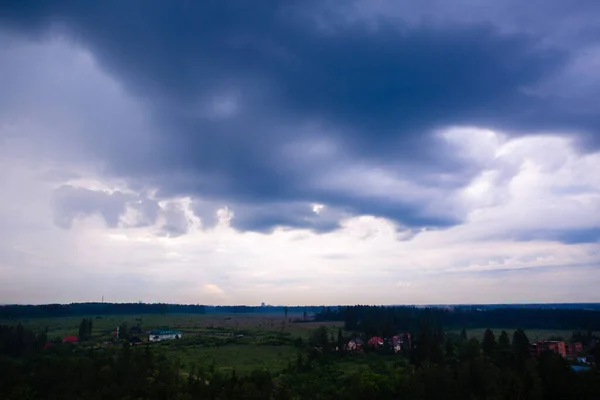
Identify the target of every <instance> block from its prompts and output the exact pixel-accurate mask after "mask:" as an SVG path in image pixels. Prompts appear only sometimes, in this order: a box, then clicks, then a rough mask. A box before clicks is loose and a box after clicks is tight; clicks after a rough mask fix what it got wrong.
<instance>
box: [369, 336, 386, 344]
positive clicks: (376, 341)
mask: <svg viewBox="0 0 600 400" xmlns="http://www.w3.org/2000/svg"><path fill="white" fill-rule="evenodd" d="M382 343H383V339H382V338H380V337H379V336H374V337H372V338H371V339H369V344H370V345H372V346H379V345H380V344H382Z"/></svg>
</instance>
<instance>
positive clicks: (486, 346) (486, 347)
mask: <svg viewBox="0 0 600 400" xmlns="http://www.w3.org/2000/svg"><path fill="white" fill-rule="evenodd" d="M496 346H497V344H496V337H495V336H494V332H492V330H491V329H486V330H485V333H484V334H483V342H482V344H481V349H482V350H483V354H485V355H486V356H487V357H491V356H492V353H493V352H494V350H496Z"/></svg>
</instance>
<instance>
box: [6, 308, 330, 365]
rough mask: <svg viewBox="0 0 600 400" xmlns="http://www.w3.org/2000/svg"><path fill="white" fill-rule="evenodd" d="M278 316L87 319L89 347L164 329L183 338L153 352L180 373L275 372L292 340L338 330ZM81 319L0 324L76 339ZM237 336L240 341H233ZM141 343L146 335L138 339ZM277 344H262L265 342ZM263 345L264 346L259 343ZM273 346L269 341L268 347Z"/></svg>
mask: <svg viewBox="0 0 600 400" xmlns="http://www.w3.org/2000/svg"><path fill="white" fill-rule="evenodd" d="M290 317H293V316H292V315H289V316H288V319H286V318H285V316H284V315H283V314H281V315H279V314H276V315H272V314H172V315H137V316H136V315H131V316H130V315H127V316H119V315H112V316H102V317H92V320H93V329H92V340H91V341H90V344H92V343H102V342H105V341H106V340H108V339H110V338H112V334H111V332H112V331H114V330H115V329H116V327H117V326H123V324H124V323H126V324H127V325H128V326H129V327H132V326H135V325H140V326H141V327H142V330H143V331H144V332H146V331H148V330H151V329H155V328H160V327H169V328H172V329H177V330H180V331H181V332H182V333H183V339H180V340H178V341H165V342H161V343H154V344H152V347H153V348H154V349H155V350H156V351H164V352H166V354H167V356H169V357H170V358H172V359H178V360H179V361H180V362H181V365H182V368H183V369H184V370H189V369H191V367H192V366H193V365H195V366H203V367H209V366H210V365H211V364H214V366H215V368H218V369H220V370H233V369H235V370H236V372H237V373H246V372H250V371H252V370H255V369H260V368H267V369H269V370H271V371H274V372H275V371H279V370H281V369H282V368H284V367H286V366H287V365H288V362H289V361H292V362H293V361H294V360H295V359H296V357H297V354H298V349H297V348H296V347H294V346H293V340H294V339H296V338H298V337H300V338H302V339H303V340H306V339H307V338H308V336H309V335H310V333H311V331H313V330H314V329H316V328H317V327H318V326H320V325H326V326H328V328H330V329H331V330H332V331H333V332H334V334H336V332H337V329H338V328H339V327H342V323H340V322H336V323H332V322H324V323H319V322H302V323H292V322H289V318H290ZM81 318H82V317H64V318H31V319H21V320H0V324H15V323H17V322H21V323H22V324H23V325H25V326H27V327H30V328H32V329H34V330H43V329H47V330H48V338H49V339H51V340H52V339H60V338H62V337H64V336H66V335H77V333H78V329H79V324H80V322H81ZM238 334H243V337H242V338H239V337H237V335H238ZM141 338H142V340H147V334H145V333H144V334H143V335H142V337H141ZM273 340H275V341H279V342H281V343H279V342H278V343H275V344H276V345H268V344H269V343H268V342H269V341H271V342H272V341H273ZM265 343H266V344H265ZM271 344H273V343H271Z"/></svg>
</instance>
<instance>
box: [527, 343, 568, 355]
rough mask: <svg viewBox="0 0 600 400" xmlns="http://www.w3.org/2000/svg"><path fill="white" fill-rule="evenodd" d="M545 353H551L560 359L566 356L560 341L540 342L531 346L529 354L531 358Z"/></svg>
mask: <svg viewBox="0 0 600 400" xmlns="http://www.w3.org/2000/svg"><path fill="white" fill-rule="evenodd" d="M545 351H553V352H555V353H558V354H560V355H561V356H562V357H566V356H567V350H566V346H565V342H563V341H562V340H541V341H539V342H537V343H534V344H532V345H531V354H532V355H533V356H539V355H540V354H542V353H543V352H545Z"/></svg>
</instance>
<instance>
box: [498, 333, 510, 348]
mask: <svg viewBox="0 0 600 400" xmlns="http://www.w3.org/2000/svg"><path fill="white" fill-rule="evenodd" d="M498 347H499V348H500V350H509V349H510V338H509V337H508V333H506V331H502V333H500V337H499V338H498Z"/></svg>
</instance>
